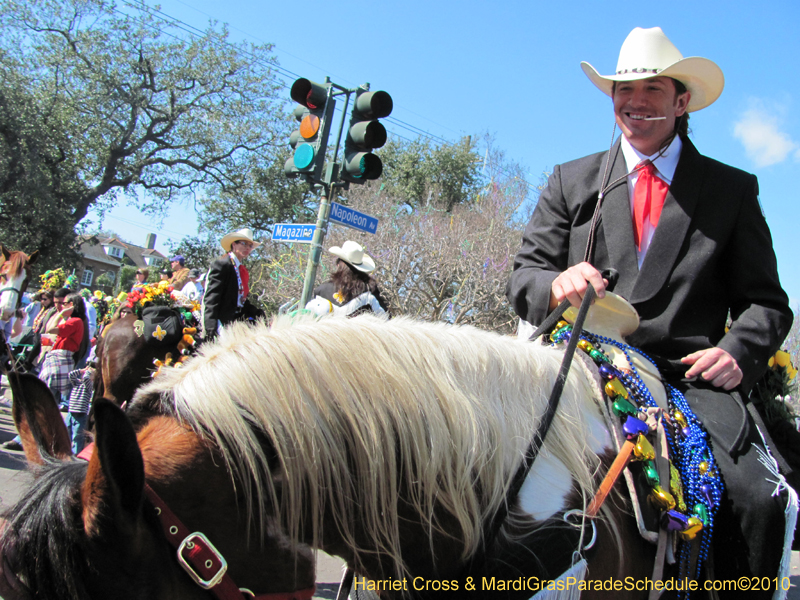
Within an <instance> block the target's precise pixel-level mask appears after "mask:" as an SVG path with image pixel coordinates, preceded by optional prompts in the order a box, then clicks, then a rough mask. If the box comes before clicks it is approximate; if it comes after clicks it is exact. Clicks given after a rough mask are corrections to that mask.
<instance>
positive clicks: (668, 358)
mask: <svg viewBox="0 0 800 600" xmlns="http://www.w3.org/2000/svg"><path fill="white" fill-rule="evenodd" d="M581 66H582V68H583V71H584V72H585V73H586V75H587V76H588V77H589V79H590V80H591V81H592V83H594V84H595V85H596V86H597V87H598V88H599V89H600V90H601V91H603V92H604V93H605V94H607V95H608V96H610V97H611V98H612V100H613V107H614V115H615V119H616V124H617V125H618V126H619V127H620V129H621V131H622V136H620V138H619V139H618V140H617V141H616V142H615V143H613V145H612V146H611V148H610V150H609V151H608V152H603V153H598V154H593V155H591V156H587V157H585V158H581V159H578V160H575V161H572V162H568V163H566V164H563V165H560V166H556V167H555V168H554V170H553V174H552V175H551V176H550V179H549V181H548V185H547V188H546V189H545V190H544V191H543V192H542V194H541V196H540V198H539V202H538V205H537V207H536V210H535V211H534V214H533V216H532V218H531V221H530V223H529V224H528V226H527V228H526V230H525V233H524V236H523V241H522V247H521V249H520V251H519V253H518V254H517V257H516V260H515V263H514V271H513V273H512V275H511V279H510V281H509V284H508V290H507V293H508V298H509V300H510V301H511V303H512V305H513V306H514V309H515V310H516V312H517V314H518V315H519V316H520V317H521V318H522V319H524V320H526V321H528V322H530V323H541V322H542V321H543V320H544V318H545V317H546V316H547V314H548V313H549V312H550V311H552V310H553V309H555V308H556V306H558V305H559V304H560V303H561V302H562V301H564V300H569V302H570V303H571V304H573V305H575V306H577V305H579V304H580V301H581V299H582V298H583V296H584V295H585V293H586V291H587V286H588V285H589V284H591V285H592V286H593V287H594V289H595V290H596V291H597V295H598V296H599V297H601V298H602V297H603V296H604V295H605V290H606V289H607V287H608V280H607V279H604V277H603V275H601V272H603V271H604V270H605V269H613V270H615V271H617V272H618V274H619V280H618V281H617V282H616V287H615V288H614V291H615V292H616V293H618V294H620V295H622V296H624V297H625V298H626V299H628V300H629V301H630V302H631V304H632V305H633V306H634V307H635V308H636V310H637V311H638V312H639V315H640V317H641V325H640V327H639V329H638V330H637V331H636V332H635V333H634V334H632V335H631V336H630V337H628V342H629V343H630V344H631V345H633V346H636V347H638V348H640V349H641V350H642V351H644V352H645V353H647V354H648V355H649V356H651V357H652V358H653V359H654V360H655V361H656V362H657V363H658V365H659V367H660V369H661V372H662V376H663V377H664V379H665V381H667V382H668V383H670V384H672V385H673V386H674V387H676V388H678V389H679V390H680V391H681V392H683V393H684V395H685V396H686V398H687V399H688V401H689V404H690V406H691V408H692V409H693V410H694V411H695V413H696V415H697V416H698V417H699V418H700V419H701V420H702V422H703V423H704V425H705V427H706V428H707V430H708V432H709V434H710V436H711V440H712V444H713V450H714V453H715V457H716V460H717V462H718V464H719V465H720V469H721V472H722V477H723V479H724V483H725V487H726V490H727V494H726V495H725V496H723V499H722V505H721V507H720V511H719V518H718V520H717V523H718V525H717V526H716V527H715V528H714V532H713V535H714V549H715V551H716V556H715V558H716V561H715V568H716V573H715V577H716V578H718V579H723V578H726V576H730V577H736V576H739V575H752V576H759V577H761V576H765V577H774V576H775V575H776V573H777V571H778V566H779V564H780V562H781V557H782V554H783V550H784V544H782V542H781V541H782V540H784V529H785V523H784V508H785V507H786V502H787V501H786V492H784V493H783V494H782V495H773V492H774V491H775V490H776V483H775V482H774V481H769V479H774V477H773V476H772V475H771V474H770V472H769V471H768V470H767V469H766V468H765V467H764V466H763V465H762V464H761V463H760V462H759V460H758V452H757V450H756V446H763V444H764V442H763V441H762V438H761V436H760V435H759V431H758V430H757V428H756V427H755V425H754V423H753V420H752V418H751V417H750V415H749V414H748V412H747V410H746V408H745V405H744V403H743V401H742V393H746V392H748V391H749V389H750V388H751V387H752V385H753V384H754V383H755V381H756V380H757V379H758V378H759V377H760V376H761V375H762V374H763V372H764V370H765V369H766V368H767V361H768V360H769V357H770V356H772V355H773V354H774V352H775V351H776V350H777V349H778V348H779V347H780V344H781V342H782V341H783V339H784V337H785V336H786V334H787V332H788V331H789V329H790V326H791V323H792V311H791V310H790V308H789V304H788V298H787V296H786V293H785V292H784V291H783V289H782V288H781V285H780V282H779V279H778V271H777V261H776V258H775V253H774V250H773V248H772V240H771V236H770V232H769V228H768V226H767V223H766V220H765V219H764V215H763V213H762V211H761V207H760V205H759V201H758V183H757V180H756V177H755V176H754V175H751V174H748V173H745V172H743V171H740V170H738V169H735V168H732V167H730V166H727V165H724V164H722V163H719V162H717V161H714V160H712V159H710V158H707V157H705V156H702V155H701V154H700V153H699V152H698V151H697V150H696V149H695V147H694V145H693V144H692V142H691V141H690V140H689V138H688V137H687V131H688V127H687V125H688V113H689V112H693V111H697V110H700V109H702V108H705V107H707V106H708V105H710V104H712V103H713V102H714V101H715V100H716V99H717V98H718V97H719V95H720V94H721V93H722V88H723V85H724V78H723V74H722V71H721V70H720V68H719V67H718V66H717V65H716V64H715V63H713V62H711V61H710V60H707V59H705V58H700V57H690V58H683V56H682V55H681V53H680V52H679V51H678V49H677V48H676V47H675V46H674V45H673V44H672V42H670V40H669V39H668V38H667V37H666V36H665V35H664V33H663V32H662V30H661V29H660V28H658V27H655V28H652V29H641V28H636V29H634V30H633V31H632V32H631V33H630V35H629V36H628V37H627V39H626V40H625V42H624V43H623V45H622V49H621V51H620V55H619V62H618V64H617V70H616V73H615V74H614V75H610V76H602V75H600V74H599V73H598V71H597V70H595V69H594V67H592V66H591V65H589V64H588V63H585V62H584V63H582V64H581ZM729 315H730V317H731V319H732V323H731V324H730V327H729V328H728V327H727V326H726V324H727V320H728V316H729ZM790 539H791V538H790Z"/></svg>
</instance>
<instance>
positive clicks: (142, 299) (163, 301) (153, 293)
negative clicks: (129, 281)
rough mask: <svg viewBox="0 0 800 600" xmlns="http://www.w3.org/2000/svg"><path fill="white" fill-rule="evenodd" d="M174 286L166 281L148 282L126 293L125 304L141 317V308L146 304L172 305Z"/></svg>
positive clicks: (146, 305) (175, 300)
mask: <svg viewBox="0 0 800 600" xmlns="http://www.w3.org/2000/svg"><path fill="white" fill-rule="evenodd" d="M174 291H175V290H174V288H173V287H172V286H171V285H169V283H168V282H166V281H160V282H158V283H148V284H146V285H144V286H142V287H141V288H136V289H135V290H133V291H132V292H131V293H130V294H128V298H127V301H126V302H127V304H128V306H130V307H131V308H132V309H133V310H134V312H136V314H137V315H138V316H139V317H140V318H141V315H142V310H143V309H144V308H146V307H148V306H169V307H174V306H175V304H176V303H177V299H176V298H175V296H174Z"/></svg>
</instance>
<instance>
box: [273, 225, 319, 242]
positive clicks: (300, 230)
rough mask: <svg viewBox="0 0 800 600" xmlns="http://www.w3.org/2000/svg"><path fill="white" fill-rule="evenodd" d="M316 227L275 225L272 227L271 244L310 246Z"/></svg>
mask: <svg viewBox="0 0 800 600" xmlns="http://www.w3.org/2000/svg"><path fill="white" fill-rule="evenodd" d="M316 228H317V226H316V225H310V224H309V225H303V224H299V223H276V224H275V225H274V226H273V227H272V241H273V242H295V243H298V244H310V243H311V241H312V239H313V237H314V230H315V229H316Z"/></svg>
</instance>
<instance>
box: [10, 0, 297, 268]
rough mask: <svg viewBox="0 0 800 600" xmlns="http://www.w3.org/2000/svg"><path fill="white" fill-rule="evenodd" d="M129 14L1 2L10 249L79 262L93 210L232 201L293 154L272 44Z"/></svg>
mask: <svg viewBox="0 0 800 600" xmlns="http://www.w3.org/2000/svg"><path fill="white" fill-rule="evenodd" d="M128 6H130V5H128ZM126 10H129V11H130V12H129V13H125V12H122V11H121V10H119V9H118V8H117V7H116V5H115V4H113V3H112V2H106V1H105V0H66V1H62V0H26V1H24V2H23V1H18V0H2V1H0V27H2V30H3V36H2V38H0V60H2V67H3V68H2V72H1V73H0V77H2V90H0V144H2V151H3V152H2V157H0V161H2V164H0V202H2V209H3V210H2V217H1V218H0V239H2V240H3V241H4V243H7V244H8V245H9V246H20V245H22V242H25V243H26V245H27V248H29V249H33V246H36V247H38V248H39V249H40V250H42V251H43V252H44V253H52V254H54V255H55V249H58V252H59V253H60V255H65V253H66V249H64V248H62V246H64V245H65V244H66V247H69V242H65V240H72V239H73V238H74V227H75V225H76V224H77V223H79V222H80V221H81V219H83V218H84V217H85V216H86V215H87V212H88V211H89V209H90V208H92V207H95V208H97V209H99V210H101V211H102V210H103V209H106V208H108V207H110V206H112V205H113V204H114V202H115V201H116V197H117V194H118V193H120V192H122V191H125V192H127V193H128V194H130V195H133V194H136V193H139V192H143V193H140V194H139V195H140V197H143V198H144V201H143V204H142V206H141V208H143V209H144V210H149V211H154V212H158V211H159V210H161V209H163V207H164V204H165V203H166V202H168V201H170V200H173V199H178V198H185V197H192V198H196V197H198V196H201V197H215V196H220V195H223V196H224V195H227V196H228V197H230V195H233V194H236V193H237V192H238V191H239V190H242V189H244V188H245V187H246V186H247V185H248V184H249V178H248V174H249V173H250V172H251V171H252V169H253V168H254V166H258V165H269V164H271V163H273V162H275V160H277V158H276V157H277V155H278V153H283V150H284V148H283V146H284V139H286V137H287V135H288V134H287V127H288V120H287V119H286V118H285V117H284V114H283V111H282V107H281V104H282V103H281V101H280V100H279V98H278V93H277V92H278V89H279V85H278V82H277V81H276V78H275V75H274V72H273V70H272V66H273V65H274V63H275V59H274V57H273V55H272V53H271V47H270V46H269V45H260V46H254V45H249V44H233V43H231V42H229V41H228V33H227V30H226V29H225V28H224V27H221V28H220V27H217V26H216V25H214V24H212V25H211V26H210V27H209V28H208V30H207V31H205V33H204V34H203V35H202V36H198V37H196V38H189V39H182V38H181V37H180V36H179V35H178V32H177V30H176V29H175V28H174V27H173V25H172V24H170V23H167V22H164V21H161V20H159V19H158V18H157V17H156V16H154V15H153V14H151V13H150V12H148V10H147V8H146V7H145V6H142V8H141V9H140V10H137V9H134V8H127V9H126ZM276 140H279V141H276ZM137 188H138V189H137ZM20 220H22V221H23V225H22V227H19V226H18V222H19V221H20ZM51 249H53V250H51ZM45 265H47V261H46V262H45Z"/></svg>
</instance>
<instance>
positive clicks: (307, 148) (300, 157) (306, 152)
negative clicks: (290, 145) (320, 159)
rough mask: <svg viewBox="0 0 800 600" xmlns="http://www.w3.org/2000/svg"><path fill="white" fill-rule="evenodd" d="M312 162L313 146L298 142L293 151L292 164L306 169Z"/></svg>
mask: <svg viewBox="0 0 800 600" xmlns="http://www.w3.org/2000/svg"><path fill="white" fill-rule="evenodd" d="M313 162H314V147H313V146H312V145H311V144H300V145H299V146H298V147H297V149H296V150H295V151H294V166H295V167H297V168H298V169H307V168H308V167H310V166H311V163H313Z"/></svg>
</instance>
